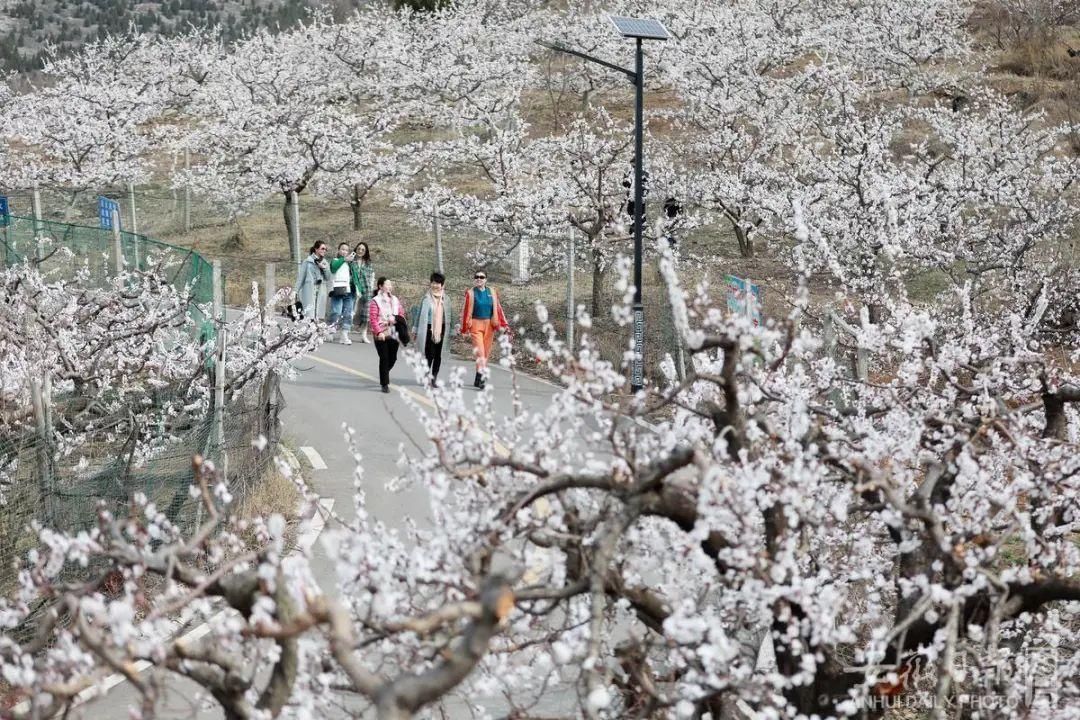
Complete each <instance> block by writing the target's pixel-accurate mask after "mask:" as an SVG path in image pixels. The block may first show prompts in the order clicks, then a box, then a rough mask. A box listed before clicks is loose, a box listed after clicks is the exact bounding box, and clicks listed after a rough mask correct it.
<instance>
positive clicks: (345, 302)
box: [329, 243, 360, 345]
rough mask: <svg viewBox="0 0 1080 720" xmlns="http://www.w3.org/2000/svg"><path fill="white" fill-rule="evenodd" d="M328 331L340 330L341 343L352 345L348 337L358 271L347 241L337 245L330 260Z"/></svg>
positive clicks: (357, 286)
mask: <svg viewBox="0 0 1080 720" xmlns="http://www.w3.org/2000/svg"><path fill="white" fill-rule="evenodd" d="M330 278H331V285H330V318H329V322H330V333H331V337H333V333H334V332H337V331H338V330H340V331H341V343H342V344H343V345H352V339H351V338H350V337H349V325H350V322H349V321H350V320H351V319H352V316H353V308H354V307H355V306H356V298H357V295H358V292H357V290H358V288H359V287H360V273H359V268H358V267H357V264H356V254H355V253H354V252H353V251H352V250H351V249H350V248H349V243H341V244H340V245H338V251H337V257H336V258H334V259H333V260H331V261H330Z"/></svg>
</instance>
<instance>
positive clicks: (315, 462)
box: [300, 446, 326, 470]
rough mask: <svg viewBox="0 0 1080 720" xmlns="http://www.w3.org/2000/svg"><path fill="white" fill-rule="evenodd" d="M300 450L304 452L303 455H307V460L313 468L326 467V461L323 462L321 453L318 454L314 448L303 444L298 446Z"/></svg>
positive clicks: (323, 468)
mask: <svg viewBox="0 0 1080 720" xmlns="http://www.w3.org/2000/svg"><path fill="white" fill-rule="evenodd" d="M300 452H302V453H304V456H305V457H307V459H308V462H309V463H311V467H312V468H314V469H315V470H325V469H326V463H325V462H323V459H322V455H320V454H319V451H318V450H316V449H315V448H313V447H307V446H305V447H302V448H300Z"/></svg>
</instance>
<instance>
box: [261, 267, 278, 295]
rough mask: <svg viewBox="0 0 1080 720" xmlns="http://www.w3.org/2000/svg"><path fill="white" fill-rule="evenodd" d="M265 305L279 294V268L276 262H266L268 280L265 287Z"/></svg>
mask: <svg viewBox="0 0 1080 720" xmlns="http://www.w3.org/2000/svg"><path fill="white" fill-rule="evenodd" d="M263 294H264V295H265V297H264V298H263V305H269V304H270V303H271V302H273V301H274V296H275V295H277V270H276V269H275V266H274V263H266V280H265V285H264V287H263Z"/></svg>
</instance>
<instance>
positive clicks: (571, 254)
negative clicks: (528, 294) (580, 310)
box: [566, 230, 576, 352]
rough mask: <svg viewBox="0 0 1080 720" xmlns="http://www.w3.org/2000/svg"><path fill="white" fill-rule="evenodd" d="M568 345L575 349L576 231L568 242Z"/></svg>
mask: <svg viewBox="0 0 1080 720" xmlns="http://www.w3.org/2000/svg"><path fill="white" fill-rule="evenodd" d="M566 268H567V269H566V346H567V347H568V348H569V349H570V351H571V352H573V350H574V318H575V316H576V313H575V310H576V308H575V307H574V231H573V230H571V231H570V237H569V238H568V239H567V243H566Z"/></svg>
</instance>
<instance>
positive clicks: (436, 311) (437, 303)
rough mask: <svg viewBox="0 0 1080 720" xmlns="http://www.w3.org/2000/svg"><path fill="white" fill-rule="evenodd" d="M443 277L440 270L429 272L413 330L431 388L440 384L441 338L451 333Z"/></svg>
mask: <svg viewBox="0 0 1080 720" xmlns="http://www.w3.org/2000/svg"><path fill="white" fill-rule="evenodd" d="M445 284H446V277H445V276H444V275H443V274H442V273H440V272H433V273H431V278H430V280H429V287H428V291H427V292H426V293H424V298H423V299H422V300H421V301H420V310H419V311H418V312H417V315H416V322H415V323H414V325H415V327H414V328H413V332H415V333H416V348H417V350H420V349H422V350H423V351H424V358H425V359H426V360H427V365H428V371H429V372H430V373H431V387H438V386H439V368H440V367H441V366H442V351H443V340H444V339H445V338H446V336H447V335H448V334H449V333H450V332H451V330H452V326H451V325H450V318H451V312H452V311H451V310H450V299H449V298H448V297H446V290H445V289H444V287H443V286H444V285H445Z"/></svg>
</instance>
